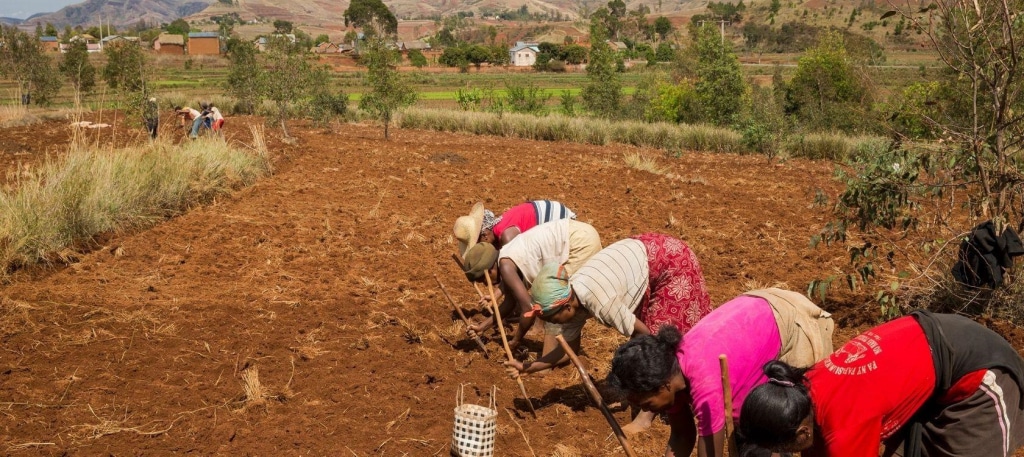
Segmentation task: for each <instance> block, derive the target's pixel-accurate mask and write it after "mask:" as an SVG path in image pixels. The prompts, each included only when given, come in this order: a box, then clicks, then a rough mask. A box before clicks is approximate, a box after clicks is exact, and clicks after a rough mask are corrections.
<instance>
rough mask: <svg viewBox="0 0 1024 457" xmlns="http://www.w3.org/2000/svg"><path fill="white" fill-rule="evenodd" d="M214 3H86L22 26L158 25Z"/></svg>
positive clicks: (128, 0)
mask: <svg viewBox="0 0 1024 457" xmlns="http://www.w3.org/2000/svg"><path fill="white" fill-rule="evenodd" d="M212 1H213V0H86V1H84V2H82V3H77V4H74V5H69V6H66V7H64V8H61V9H60V10H58V11H56V12H53V13H46V14H40V15H36V16H33V17H30V18H28V19H26V20H25V21H24V22H27V23H30V24H35V23H41V24H45V23H47V22H49V23H51V24H53V25H55V26H57V27H63V26H64V25H70V26H72V27H73V26H76V25H82V26H90V25H99V24H100V23H104V24H111V25H114V26H125V25H134V24H137V23H138V22H139V21H146V23H151V24H160V23H163V22H171V21H173V20H175V19H177V18H179V17H185V16H190V15H192V14H195V13H198V12H200V11H203V10H204V9H206V8H207V7H208V6H210V3H212Z"/></svg>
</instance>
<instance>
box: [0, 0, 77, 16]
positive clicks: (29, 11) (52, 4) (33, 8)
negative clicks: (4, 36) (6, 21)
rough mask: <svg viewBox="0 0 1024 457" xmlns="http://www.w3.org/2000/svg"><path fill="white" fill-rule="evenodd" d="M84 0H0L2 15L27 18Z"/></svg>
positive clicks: (0, 13)
mask: <svg viewBox="0 0 1024 457" xmlns="http://www.w3.org/2000/svg"><path fill="white" fill-rule="evenodd" d="M83 1H84V0H0V17H16V18H18V19H25V18H27V17H29V16H31V15H33V14H36V13H50V12H53V11H57V10H59V9H61V8H63V7H65V6H68V5H71V4H73V3H81V2H83Z"/></svg>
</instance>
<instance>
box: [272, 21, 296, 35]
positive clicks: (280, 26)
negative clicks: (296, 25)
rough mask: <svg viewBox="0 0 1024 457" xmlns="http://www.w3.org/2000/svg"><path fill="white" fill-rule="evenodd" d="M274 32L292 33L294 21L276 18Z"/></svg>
mask: <svg viewBox="0 0 1024 457" xmlns="http://www.w3.org/2000/svg"><path fill="white" fill-rule="evenodd" d="M274 33H277V34H281V35H287V34H289V33H292V23H291V21H286V20H284V19H275V20H274Z"/></svg>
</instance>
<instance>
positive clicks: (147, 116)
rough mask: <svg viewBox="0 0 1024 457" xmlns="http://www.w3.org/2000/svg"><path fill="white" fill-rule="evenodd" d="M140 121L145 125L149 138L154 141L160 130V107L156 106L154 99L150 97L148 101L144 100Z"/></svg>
mask: <svg viewBox="0 0 1024 457" xmlns="http://www.w3.org/2000/svg"><path fill="white" fill-rule="evenodd" d="M142 120H143V121H144V122H145V123H146V130H148V131H149V138H150V139H154V140H155V139H156V134H157V131H158V130H159V128H160V106H159V105H157V103H156V98H155V97H150V98H149V100H146V106H145V107H144V108H143V111H142Z"/></svg>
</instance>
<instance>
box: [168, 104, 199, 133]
mask: <svg viewBox="0 0 1024 457" xmlns="http://www.w3.org/2000/svg"><path fill="white" fill-rule="evenodd" d="M174 114H176V115H178V119H179V120H180V121H181V128H183V129H186V130H188V131H190V130H191V128H192V125H193V124H194V123H195V120H196V119H199V117H200V116H201V115H202V113H200V112H199V111H197V110H196V109H195V108H192V107H188V106H184V107H183V106H180V105H179V106H175V107H174Z"/></svg>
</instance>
